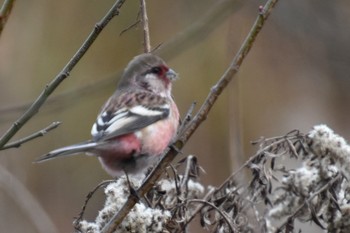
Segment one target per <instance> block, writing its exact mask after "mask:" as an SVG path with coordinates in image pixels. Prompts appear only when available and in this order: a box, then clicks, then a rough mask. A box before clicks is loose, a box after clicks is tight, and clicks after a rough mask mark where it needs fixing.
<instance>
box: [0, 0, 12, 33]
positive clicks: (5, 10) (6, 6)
mask: <svg viewBox="0 0 350 233" xmlns="http://www.w3.org/2000/svg"><path fill="white" fill-rule="evenodd" d="M14 3H15V0H5V2H4V3H3V4H2V6H1V9H0V35H1V33H2V30H3V29H4V27H5V24H6V22H7V19H8V18H9V16H10V13H11V10H12V8H13V4H14Z"/></svg>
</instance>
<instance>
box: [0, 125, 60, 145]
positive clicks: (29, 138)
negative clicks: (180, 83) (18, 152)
mask: <svg viewBox="0 0 350 233" xmlns="http://www.w3.org/2000/svg"><path fill="white" fill-rule="evenodd" d="M60 124H61V122H59V121H55V122H52V123H51V124H50V125H49V126H47V127H46V128H44V129H42V130H40V131H38V132H35V133H33V134H31V135H29V136H27V137H24V138H21V139H19V140H18V141H14V142H11V143H8V144H6V145H5V146H4V147H3V148H0V150H6V149H9V148H18V147H20V146H21V145H22V144H24V143H26V142H29V141H31V140H33V139H36V138H38V137H42V136H44V135H45V134H46V133H48V132H49V131H51V130H53V129H56V128H57V127H58V126H59V125H60Z"/></svg>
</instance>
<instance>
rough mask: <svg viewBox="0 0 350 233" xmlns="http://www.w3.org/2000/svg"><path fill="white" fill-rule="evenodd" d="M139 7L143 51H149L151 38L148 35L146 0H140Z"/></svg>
mask: <svg viewBox="0 0 350 233" xmlns="http://www.w3.org/2000/svg"><path fill="white" fill-rule="evenodd" d="M140 7H141V17H142V29H143V47H144V52H145V53H149V52H151V40H150V37H149V26H148V17H147V9H146V0H140Z"/></svg>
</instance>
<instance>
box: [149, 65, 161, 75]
mask: <svg viewBox="0 0 350 233" xmlns="http://www.w3.org/2000/svg"><path fill="white" fill-rule="evenodd" d="M151 73H153V74H160V73H162V68H160V67H158V66H156V67H153V68H152V69H151Z"/></svg>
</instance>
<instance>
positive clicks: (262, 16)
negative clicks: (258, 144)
mask: <svg viewBox="0 0 350 233" xmlns="http://www.w3.org/2000/svg"><path fill="white" fill-rule="evenodd" d="M277 2H278V0H269V1H267V3H266V4H265V6H264V7H263V8H262V9H261V10H260V12H259V16H258V17H257V19H256V21H255V22H254V24H253V26H252V28H251V30H250V32H249V34H248V36H247V37H246V39H245V41H244V42H243V44H242V46H241V48H240V50H239V51H238V53H237V54H236V56H235V57H234V59H233V61H232V63H231V65H230V66H229V67H228V69H227V70H226V72H225V73H224V75H223V76H222V77H221V78H220V79H219V81H218V82H217V83H216V85H215V86H214V87H213V88H212V89H211V91H210V93H209V95H208V97H207V99H206V100H205V102H204V103H203V105H202V107H201V108H200V110H199V112H198V113H197V114H196V116H195V117H194V119H193V120H192V121H191V122H190V123H189V125H188V127H187V128H186V129H185V130H184V132H183V133H182V134H181V135H179V138H178V140H177V141H176V142H175V143H174V144H173V146H171V147H170V149H169V151H167V152H166V153H164V156H162V159H161V161H160V162H159V163H158V164H157V166H156V167H155V168H154V169H153V171H152V172H151V173H150V175H149V176H148V177H147V178H146V179H145V181H144V183H143V185H142V186H141V187H140V188H139V189H138V190H137V193H138V195H139V196H143V195H144V194H145V193H147V192H148V191H149V190H150V189H151V188H152V187H153V184H154V183H155V182H156V180H157V179H158V178H159V177H160V175H161V174H162V172H163V171H164V169H165V168H166V167H167V166H168V164H169V163H170V162H171V161H172V160H173V159H174V158H175V156H176V155H177V154H178V151H179V150H180V149H182V147H183V146H184V144H185V143H186V142H187V140H188V139H189V138H190V137H191V136H192V134H193V133H194V131H195V130H196V129H197V128H198V126H199V125H200V124H201V123H202V122H203V121H204V120H205V118H206V116H207V115H208V113H209V112H210V110H211V108H212V106H213V105H214V103H215V102H216V100H217V98H218V97H219V95H220V94H221V93H222V91H223V90H224V89H225V88H226V87H227V85H228V83H229V82H230V81H231V80H232V79H233V77H234V76H235V74H237V72H238V69H239V67H240V66H241V64H242V62H243V60H244V58H245V57H246V56H247V54H248V53H249V51H250V49H251V48H252V46H253V44H254V41H255V39H256V37H257V35H258V34H259V32H260V31H261V29H262V27H263V26H264V23H265V21H266V20H267V18H268V17H269V15H270V12H271V10H272V9H273V7H274V6H275V4H276V3H277ZM136 201H137V200H136V199H135V198H133V197H132V196H129V198H128V200H127V202H126V203H125V204H124V206H123V208H122V209H121V210H120V211H119V212H118V213H117V214H115V215H114V216H113V218H112V219H111V220H110V221H109V223H108V224H107V225H106V226H105V227H104V228H103V229H102V232H103V233H111V232H114V231H115V230H116V228H117V226H118V225H119V224H120V223H121V222H122V221H123V219H124V217H125V216H126V215H127V214H128V213H129V211H130V210H131V208H133V207H134V205H135V204H136Z"/></svg>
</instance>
